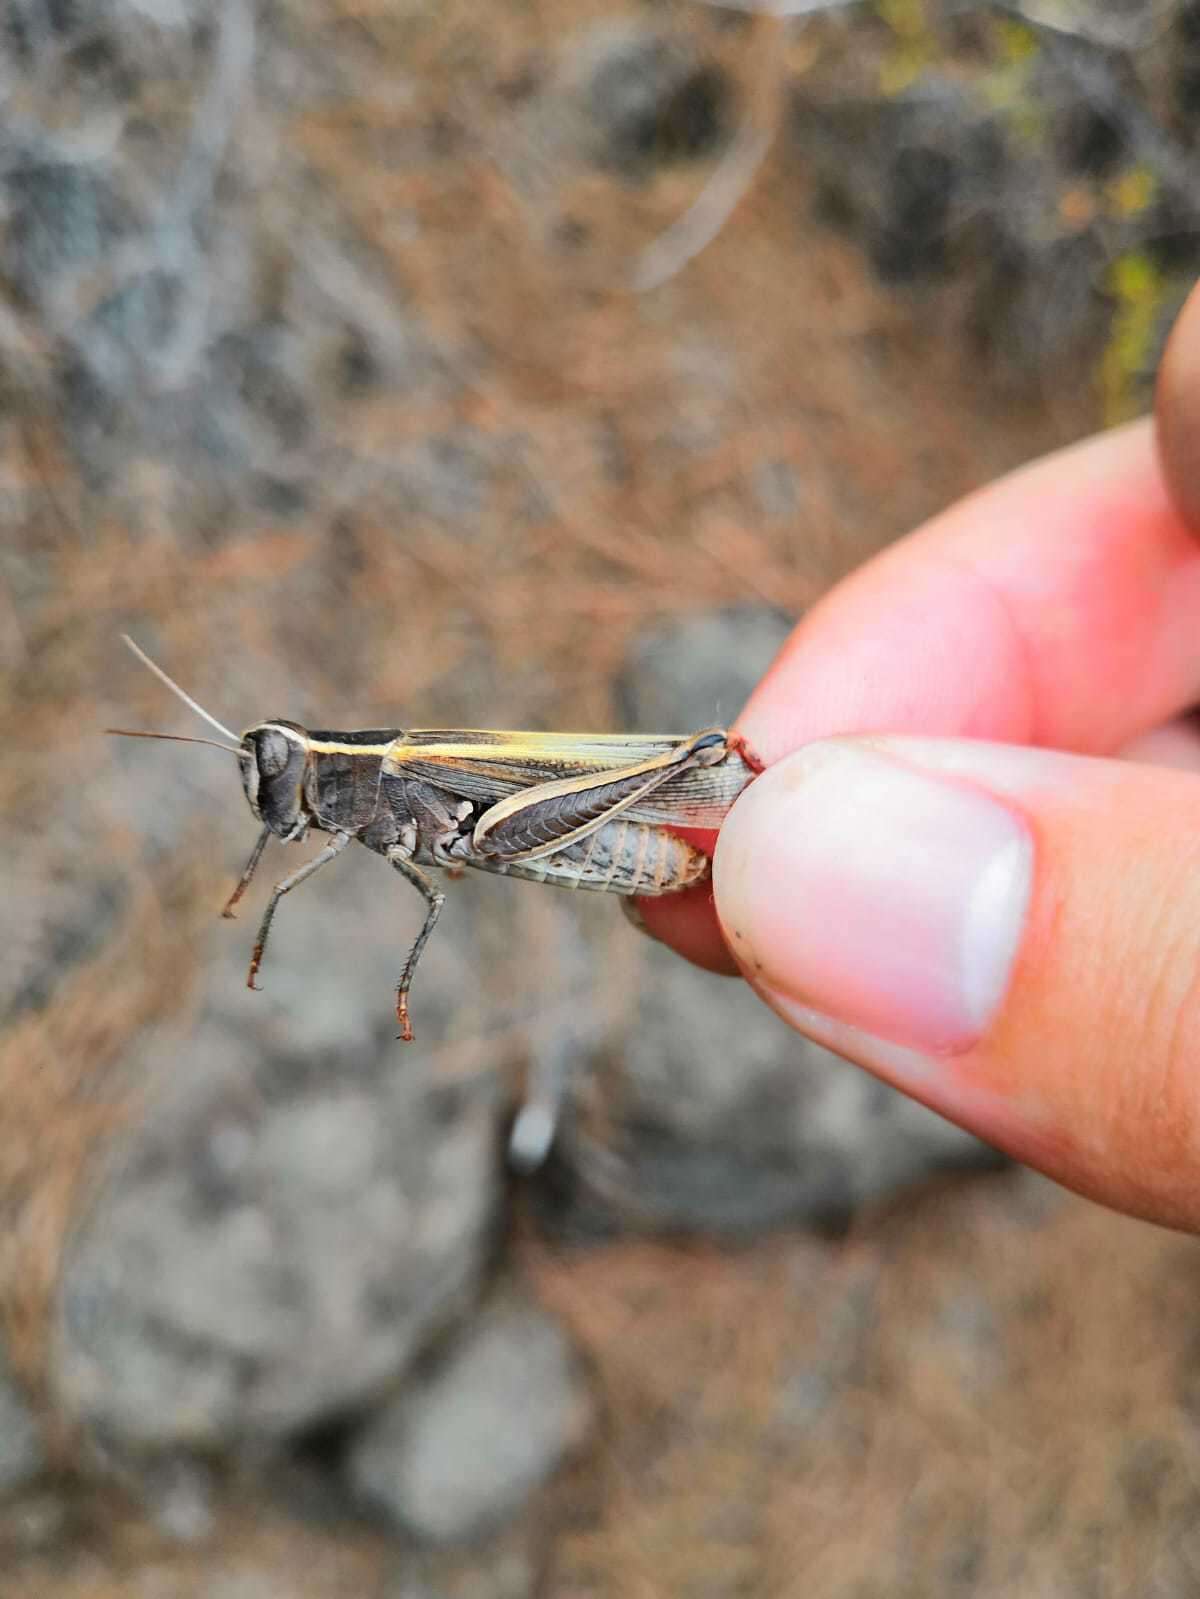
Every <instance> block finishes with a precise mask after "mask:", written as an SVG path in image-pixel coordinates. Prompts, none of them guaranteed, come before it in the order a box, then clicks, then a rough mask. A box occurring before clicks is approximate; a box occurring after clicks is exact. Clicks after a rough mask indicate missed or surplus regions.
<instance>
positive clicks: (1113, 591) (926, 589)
mask: <svg viewBox="0 0 1200 1599" xmlns="http://www.w3.org/2000/svg"><path fill="white" fill-rule="evenodd" d="M1198 606H1200V543H1198V542H1197V540H1196V539H1195V538H1194V537H1193V535H1192V533H1191V532H1190V531H1189V529H1188V527H1187V526H1186V524H1185V523H1184V521H1183V519H1182V517H1181V516H1180V514H1179V513H1178V512H1177V510H1176V509H1175V507H1174V504H1173V502H1172V500H1171V497H1170V495H1169V493H1168V491H1167V486H1166V482H1165V479H1164V477H1163V473H1162V468H1161V465H1160V462H1159V459H1158V455H1157V452H1156V449H1155V441H1154V435H1153V431H1152V427H1151V424H1150V423H1149V422H1148V421H1144V422H1137V423H1133V424H1131V425H1129V426H1127V427H1124V428H1120V429H1116V430H1114V431H1113V432H1110V433H1107V434H1103V435H1101V436H1099V437H1098V438H1095V439H1089V440H1088V441H1086V442H1085V443H1083V444H1079V445H1075V446H1073V447H1072V448H1070V449H1067V450H1063V451H1060V452H1058V453H1057V454H1055V455H1052V456H1049V457H1047V458H1045V459H1044V460H1041V461H1038V462H1036V463H1035V464H1033V465H1032V466H1029V467H1026V468H1024V469H1022V470H1021V471H1019V472H1016V473H1014V474H1013V475H1012V476H1010V477H1007V478H1004V479H1002V480H1001V481H1000V482H998V483H996V484H993V485H991V486H989V487H988V488H986V489H983V490H981V491H979V492H978V493H976V494H974V495H972V496H970V497H969V498H968V499H966V500H964V501H962V502H960V503H959V504H958V505H956V506H954V507H952V508H951V509H950V510H949V511H946V512H945V513H943V514H942V515H940V516H938V517H936V518H935V519H934V520H933V521H932V522H929V523H927V524H926V525H925V527H923V528H922V529H921V530H920V531H919V532H917V533H915V534H913V535H911V536H910V537H909V538H907V539H904V540H902V541H901V542H900V543H898V544H896V545H894V546H892V547H891V548H890V549H888V550H886V551H885V552H884V553H883V554H882V555H880V556H878V557H877V558H876V559H875V560H873V561H871V562H870V563H869V564H868V565H866V566H865V567H863V568H862V569H861V570H860V571H858V572H856V573H854V574H853V575H852V576H851V577H850V578H848V579H847V580H846V581H845V582H844V583H841V584H840V585H839V586H838V587H837V588H836V589H834V590H833V591H832V592H831V593H830V594H829V595H827V596H826V597H825V599H824V600H822V601H821V603H820V604H819V605H817V606H816V607H815V608H814V609H813V611H811V612H810V613H809V615H808V616H807V617H806V618H805V619H804V621H803V622H802V623H801V624H800V625H799V627H797V629H796V630H795V632H794V633H793V634H792V636H791V638H790V639H789V641H788V643H787V644H786V645H785V646H784V648H783V650H782V651H781V653H780V655H779V656H778V657H777V659H776V661H775V664H774V665H773V667H772V668H771V670H770V672H769V673H768V674H767V676H766V678H765V679H764V680H763V682H762V683H761V684H760V685H759V687H758V689H757V690H756V691H755V693H754V695H753V696H752V697H751V700H750V702H749V704H748V705H747V706H746V709H745V710H744V711H743V713H742V715H741V716H740V717H739V718H738V721H737V724H736V730H737V731H738V732H739V733H741V734H742V735H743V736H744V738H745V739H746V741H747V743H748V744H749V746H750V748H751V749H752V750H753V751H754V753H755V754H756V755H758V756H759V758H760V759H762V760H763V761H764V762H765V763H766V764H768V765H770V764H771V763H772V762H773V761H776V760H778V759H779V758H780V757H781V756H783V755H785V754H788V753H790V752H791V751H792V750H794V749H798V748H799V747H800V746H801V745H803V744H806V743H809V742H811V741H812V740H814V739H819V738H826V737H831V736H834V735H837V734H844V733H862V732H890V733H924V734H929V735H939V736H946V737H971V738H986V739H999V740H1003V741H1005V742H1012V743H1020V744H1041V745H1046V746H1051V747H1055V748H1060V749H1064V750H1073V751H1077V752H1080V753H1090V754H1108V753H1112V752H1114V751H1116V750H1119V749H1120V748H1121V746H1122V745H1123V744H1125V743H1127V742H1128V741H1129V740H1130V739H1131V738H1133V737H1135V736H1136V735H1137V734H1139V733H1142V732H1145V731H1146V730H1147V729H1149V728H1151V727H1154V726H1156V725H1157V724H1158V723H1160V722H1163V721H1166V720H1168V719H1169V718H1170V717H1171V716H1173V715H1174V714H1176V713H1177V712H1178V711H1179V710H1180V709H1182V708H1183V707H1185V706H1187V705H1189V704H1190V703H1191V702H1192V701H1193V700H1194V699H1195V698H1196V697H1197V695H1198V693H1200V648H1197V645H1196V617H1197V615H1198V614H1200V612H1198V609H1197V607H1198ZM642 910H643V913H644V917H645V921H646V924H647V927H648V929H649V931H651V932H652V933H653V934H654V935H655V936H656V937H659V938H662V939H664V940H665V941H666V942H668V943H671V944H673V945H675V947H676V948H678V949H679V950H680V952H681V953H683V954H686V955H687V956H688V957H689V958H690V959H693V960H696V961H698V962H699V964H701V965H706V966H710V967H712V968H713V969H715V970H725V971H728V970H731V969H732V968H731V964H730V962H729V958H728V955H727V953H726V952H725V950H724V946H723V943H722V941H721V938H720V934H719V932H718V930H717V927H716V922H715V918H714V917H713V915H712V912H711V906H710V904H707V903H706V902H705V901H704V899H703V898H702V897H701V896H697V895H695V894H693V895H691V896H677V897H675V899H674V900H662V901H659V902H643V905H642Z"/></svg>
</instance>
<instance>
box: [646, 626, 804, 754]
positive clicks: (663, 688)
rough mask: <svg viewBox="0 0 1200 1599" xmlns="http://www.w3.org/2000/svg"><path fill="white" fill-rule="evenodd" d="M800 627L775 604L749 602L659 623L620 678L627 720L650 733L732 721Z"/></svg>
mask: <svg viewBox="0 0 1200 1599" xmlns="http://www.w3.org/2000/svg"><path fill="white" fill-rule="evenodd" d="M793 626H794V621H793V620H792V619H789V618H788V617H786V616H784V615H783V614H782V613H781V612H779V611H773V610H771V609H770V608H769V607H768V606H765V605H761V606H760V605H746V606H735V607H731V608H730V609H729V610H724V611H711V612H708V613H707V614H702V615H700V616H689V617H682V618H679V619H673V620H671V621H669V622H664V623H663V624H662V625H661V626H660V627H657V628H652V629H651V630H650V631H649V632H647V633H644V634H643V635H642V637H641V638H640V639H639V640H638V641H637V643H636V644H635V645H634V647H633V649H632V650H631V651H630V654H629V659H628V662H627V663H626V665H625V668H624V670H623V671H622V673H621V676H620V678H619V680H618V683H617V696H618V703H619V705H620V707H621V712H622V715H623V717H624V719H625V720H626V722H627V723H628V725H629V726H630V727H631V728H635V729H637V730H638V731H640V732H646V733H658V732H668V733H669V732H672V731H674V730H676V729H678V730H679V731H680V732H688V731H690V730H691V729H693V728H701V727H711V726H713V725H722V726H728V724H729V723H730V722H732V721H733V719H734V717H736V716H737V714H738V712H739V711H740V710H741V708H742V706H743V705H744V704H745V703H746V701H747V700H748V699H749V697H750V695H751V693H752V692H753V690H754V688H755V685H756V684H757V683H758V681H759V679H760V678H761V677H762V676H763V674H764V672H766V670H767V668H768V667H769V666H770V664H771V662H772V661H773V660H774V659H775V656H776V655H777V654H778V652H779V650H780V649H781V648H782V646H783V644H784V642H785V641H786V639H787V637H788V634H789V633H790V632H791V630H792V627H793Z"/></svg>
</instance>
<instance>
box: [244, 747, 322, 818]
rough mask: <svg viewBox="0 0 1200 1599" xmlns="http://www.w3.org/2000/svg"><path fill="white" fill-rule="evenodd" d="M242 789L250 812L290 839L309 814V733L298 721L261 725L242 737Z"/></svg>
mask: <svg viewBox="0 0 1200 1599" xmlns="http://www.w3.org/2000/svg"><path fill="white" fill-rule="evenodd" d="M241 747H242V751H243V753H244V755H245V757H246V758H245V759H243V761H242V787H243V789H245V791H246V799H247V802H248V803H249V806H250V809H251V810H252V811H253V812H254V814H255V816H257V818H258V819H259V821H260V822H263V823H265V824H266V826H267V827H269V828H270V829H271V831H272V832H273V833H277V834H278V835H279V837H280V838H290V837H291V836H292V835H293V834H294V833H295V832H296V831H297V829H298V828H300V827H301V825H302V824H303V822H304V820H305V817H306V816H307V814H308V808H307V806H306V804H305V799H304V778H305V773H306V772H307V770H308V734H307V733H306V732H305V731H304V729H303V728H302V727H299V726H297V724H296V723H295V722H285V721H282V720H273V721H269V722H259V723H257V725H256V726H254V727H248V728H247V729H246V731H245V732H244V733H243V734H242V744H241Z"/></svg>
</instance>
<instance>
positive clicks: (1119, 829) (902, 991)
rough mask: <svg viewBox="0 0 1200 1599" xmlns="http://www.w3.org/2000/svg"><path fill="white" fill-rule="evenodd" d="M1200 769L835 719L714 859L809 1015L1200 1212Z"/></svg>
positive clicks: (959, 1113) (1094, 1172)
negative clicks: (834, 732)
mask: <svg viewBox="0 0 1200 1599" xmlns="http://www.w3.org/2000/svg"><path fill="white" fill-rule="evenodd" d="M1197 822H1200V778H1197V777H1195V776H1192V775H1190V774H1188V773H1185V772H1182V771H1177V770H1176V771H1171V770H1165V769H1159V768H1154V767H1148V766H1147V767H1143V766H1135V765H1132V764H1128V763H1125V762H1120V761H1107V760H1096V759H1091V758H1087V757H1083V756H1074V755H1064V754H1058V753H1054V752H1049V751H1045V750H1035V749H1025V748H1020V747H1017V746H1015V745H1002V744H983V743H970V742H966V741H959V740H953V741H951V740H946V741H939V740H925V739H915V738H855V739H832V740H828V741H823V742H820V743H816V744H810V745H808V746H807V747H805V748H804V749H802V750H799V751H798V752H797V753H796V754H794V755H791V756H788V757H787V758H786V759H784V760H782V761H780V762H779V763H778V764H777V765H775V766H773V767H771V768H770V769H769V770H768V771H767V772H765V773H764V774H763V775H762V776H761V777H759V778H758V779H757V780H756V781H755V782H754V783H752V784H751V786H750V787H749V789H747V790H746V792H745V793H744V795H743V796H742V798H741V799H740V800H739V801H738V803H737V804H736V805H735V806H734V808H733V810H732V811H731V813H730V815H729V817H728V819H727V821H726V823H725V825H724V827H723V829H722V831H721V835H720V838H719V840H718V844H717V851H716V857H715V861H714V870H713V882H714V892H715V896H716V906H717V912H718V915H719V916H720V918H721V923H722V927H723V929H724V932H725V936H726V938H727V939H728V941H729V945H730V948H731V949H732V950H733V952H734V954H735V955H736V957H737V959H738V961H739V963H740V964H741V966H742V969H743V971H744V972H745V974H746V976H747V977H748V978H749V980H750V982H751V983H752V984H753V985H754V987H755V988H756V989H757V990H758V992H759V993H760V994H761V996H762V997H763V999H765V1000H766V1001H767V1003H768V1004H770V1005H771V1006H772V1007H773V1008H774V1009H775V1010H777V1011H778V1012H779V1014H780V1015H781V1016H783V1017H784V1018H785V1019H786V1020H787V1021H789V1022H790V1023H791V1024H792V1025H793V1026H795V1027H797V1028H799V1029H800V1030H801V1031H803V1032H805V1033H807V1034H808V1035H809V1036H811V1037H813V1038H815V1039H817V1040H818V1041H819V1042H820V1043H823V1044H826V1045H828V1046H829V1047H831V1048H833V1049H835V1050H837V1051H838V1052H839V1053H840V1054H843V1055H847V1056H849V1057H850V1058H851V1059H853V1060H856V1061H858V1062H859V1064H860V1065H863V1066H866V1067H867V1068H868V1069H869V1070H871V1071H873V1072H875V1073H876V1074H877V1075H879V1076H880V1077H883V1078H886V1079H887V1080H888V1081H890V1082H892V1083H894V1084H895V1085H896V1087H898V1088H900V1089H902V1090H904V1092H906V1093H908V1094H911V1095H913V1096H914V1097H915V1098H917V1099H920V1100H923V1101H924V1102H925V1103H926V1104H928V1105H930V1106H932V1107H933V1108H934V1109H935V1110H938V1111H940V1112H941V1113H942V1114H943V1115H946V1116H948V1117H950V1118H951V1119H953V1120H954V1121H957V1122H959V1123H961V1124H962V1125H963V1126H966V1127H969V1128H971V1129H972V1130H973V1131H975V1132H977V1133H979V1134H980V1135H981V1136H982V1137H984V1138H986V1139H988V1140H989V1141H990V1142H992V1143H994V1144H996V1145H998V1146H999V1147H1001V1148H1004V1149H1006V1150H1008V1151H1009V1152H1010V1153H1011V1154H1013V1155H1016V1156H1017V1157H1018V1158H1020V1159H1022V1160H1026V1161H1028V1162H1029V1163H1030V1164H1031V1165H1035V1166H1038V1167H1040V1168H1041V1169H1042V1170H1043V1171H1045V1172H1047V1173H1049V1174H1050V1175H1051V1176H1053V1177H1056V1178H1058V1179H1059V1180H1060V1181H1062V1182H1064V1183H1067V1184H1069V1185H1070V1186H1071V1187H1074V1188H1076V1189H1078V1190H1080V1191H1081V1192H1083V1193H1087V1194H1090V1195H1091V1196H1092V1197H1093V1198H1096V1199H1100V1200H1103V1201H1104V1202H1105V1203H1107V1204H1110V1205H1113V1206H1115V1207H1117V1208H1118V1209H1122V1210H1127V1211H1130V1212H1132V1213H1134V1214H1138V1215H1142V1216H1146V1217H1149V1218H1151V1219H1154V1220H1157V1221H1162V1222H1166V1223H1169V1224H1171V1225H1174V1226H1180V1227H1189V1228H1200V1003H1198V1000H1200V826H1198V825H1197Z"/></svg>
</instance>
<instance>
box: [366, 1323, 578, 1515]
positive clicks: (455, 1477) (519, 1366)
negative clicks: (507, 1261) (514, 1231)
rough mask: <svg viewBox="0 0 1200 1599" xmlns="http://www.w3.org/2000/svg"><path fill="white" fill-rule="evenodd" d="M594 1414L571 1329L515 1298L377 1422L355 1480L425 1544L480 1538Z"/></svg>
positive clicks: (552, 1465)
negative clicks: (576, 1355)
mask: <svg viewBox="0 0 1200 1599" xmlns="http://www.w3.org/2000/svg"><path fill="white" fill-rule="evenodd" d="M589 1416H590V1403H589V1400H588V1397H587V1392H586V1389H585V1387H584V1384H583V1379H582V1374H581V1370H580V1367H579V1364H578V1362H577V1360H576V1358H575V1355H574V1353H573V1351H572V1348H571V1345H570V1342H569V1340H568V1338H567V1335H566V1333H565V1332H564V1331H563V1329H562V1327H561V1326H560V1325H559V1324H558V1323H557V1322H556V1321H554V1320H553V1319H552V1318H551V1317H550V1316H548V1315H546V1314H545V1312H543V1311H541V1310H539V1309H538V1308H537V1307H535V1306H533V1305H529V1304H521V1303H519V1302H516V1301H513V1300H509V1299H506V1300H503V1301H501V1302H500V1303H499V1304H496V1305H493V1306H492V1307H491V1308H490V1309H489V1310H488V1312H487V1313H486V1315H485V1317H484V1318H483V1319H482V1320H481V1321H479V1322H478V1323H476V1325H475V1326H473V1327H472V1328H471V1329H470V1331H469V1332H468V1333H467V1334H466V1335H465V1336H464V1337H463V1338H462V1339H461V1340H460V1341H459V1342H458V1343H457V1344H455V1345H454V1347H452V1348H451V1349H450V1350H449V1351H448V1353H447V1354H445V1355H444V1356H443V1358H442V1359H441V1360H439V1361H438V1362H437V1364H436V1365H435V1366H433V1367H432V1368H431V1369H430V1370H429V1371H428V1372H427V1373H425V1374H424V1375H423V1376H422V1377H421V1378H420V1379H419V1380H417V1381H416V1382H413V1383H411V1384H410V1385H408V1386H407V1387H406V1388H405V1389H404V1390H403V1391H402V1392H401V1393H400V1394H399V1395H398V1396H397V1397H396V1399H395V1400H394V1401H393V1402H392V1403H391V1404H390V1405H389V1406H388V1407H387V1408H386V1409H385V1410H383V1411H382V1412H380V1413H379V1414H378V1415H377V1416H376V1417H375V1418H374V1419H373V1420H372V1421H371V1422H370V1423H368V1425H367V1426H366V1427H365V1428H364V1430H363V1432H362V1434H361V1436H360V1437H359V1438H358V1440H357V1441H356V1443H355V1444H354V1446H353V1448H352V1451H351V1454H350V1458H349V1462H348V1469H349V1473H350V1478H351V1481H352V1483H353V1486H354V1489H355V1491H356V1493H357V1494H358V1495H359V1496H360V1497H361V1499H362V1500H363V1501H364V1502H365V1503H367V1504H369V1505H371V1506H372V1507H374V1508H375V1509H376V1510H378V1511H380V1512H382V1513H383V1514H384V1515H385V1516H386V1517H387V1518H388V1519H389V1520H390V1521H391V1522H393V1523H394V1524H395V1525H396V1526H397V1527H399V1528H401V1529H402V1530H403V1531H405V1532H407V1533H409V1534H411V1535H413V1536H415V1537H417V1538H420V1539H422V1540H424V1541H427V1542H429V1543H435V1544H448V1543H453V1542H456V1541H460V1540H463V1539H469V1538H475V1537H478V1536H479V1535H480V1534H482V1533H485V1532H487V1531H489V1530H492V1529H494V1528H495V1527H497V1526H498V1525H499V1524H500V1523H502V1522H503V1521H504V1520H505V1519H506V1518H508V1517H510V1516H512V1515H513V1514H515V1512H516V1511H517V1510H519V1509H520V1507H521V1506H522V1505H523V1504H524V1502H525V1500H526V1499H527V1498H528V1496H529V1495H530V1494H531V1493H532V1492H533V1491H534V1489H536V1488H537V1487H538V1486H539V1485H540V1484H541V1483H543V1482H545V1481H546V1479H547V1478H548V1477H549V1476H550V1475H551V1473H552V1472H553V1471H554V1470H555V1469H556V1468H557V1467H558V1466H559V1465H560V1464H561V1462H562V1461H563V1460H564V1459H565V1457H566V1456H567V1455H568V1454H569V1453H570V1452H571V1451H572V1450H573V1449H574V1448H575V1447H576V1446H577V1445H578V1444H579V1443H580V1442H581V1440H582V1438H583V1435H584V1433H585V1431H586V1428H587V1424H588V1420H589Z"/></svg>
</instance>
